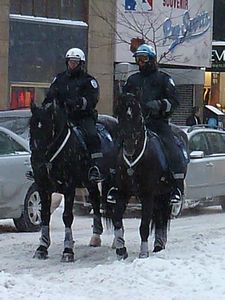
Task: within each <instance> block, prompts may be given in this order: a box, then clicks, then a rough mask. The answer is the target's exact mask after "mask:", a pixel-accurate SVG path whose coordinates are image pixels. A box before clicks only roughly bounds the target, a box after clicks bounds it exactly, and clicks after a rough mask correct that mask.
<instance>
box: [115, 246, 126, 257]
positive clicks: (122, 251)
mask: <svg viewBox="0 0 225 300" xmlns="http://www.w3.org/2000/svg"><path fill="white" fill-rule="evenodd" d="M116 255H117V259H118V260H122V259H123V260H124V259H126V258H128V252H127V248H126V247H123V248H117V249H116Z"/></svg>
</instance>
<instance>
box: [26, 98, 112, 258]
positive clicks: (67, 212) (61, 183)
mask: <svg viewBox="0 0 225 300" xmlns="http://www.w3.org/2000/svg"><path fill="white" fill-rule="evenodd" d="M31 112H32V116H31V119H30V148H31V164H32V169H33V175H34V180H35V182H36V183H37V185H38V191H39V194H40V198H41V220H42V227H41V237H40V245H39V247H38V248H37V250H36V252H35V255H34V257H37V258H39V259H45V258H47V256H48V248H49V246H50V232H49V223H50V205H51V194H52V193H53V192H59V193H61V194H63V195H64V198H65V203H64V212H63V222H64V224H65V239H64V251H63V255H62V261H65V262H70V261H74V252H73V247H74V242H73V236H72V229H71V225H72V222H73V219H74V216H73V203H74V196H75V188H77V187H86V188H87V189H88V192H89V199H90V202H91V203H92V207H93V211H94V214H93V236H92V238H91V241H90V245H91V246H100V243H101V240H100V235H101V234H102V231H103V226H102V222H101V213H100V205H101V200H102V201H103V199H106V197H107V192H108V190H109V188H110V184H111V183H110V182H111V178H112V176H111V173H110V170H113V169H114V167H115V166H114V164H115V155H116V149H118V147H117V146H116V143H114V141H113V138H112V136H113V134H114V132H116V130H115V127H116V125H117V121H116V119H114V118H112V117H110V116H108V117H107V116H105V117H103V123H105V125H103V124H100V123H99V124H98V126H97V128H98V133H99V135H100V138H101V145H102V152H103V157H104V159H103V165H102V166H101V169H102V171H103V175H104V181H103V182H102V189H99V188H98V186H97V184H96V183H91V182H89V181H88V175H87V174H88V169H89V161H90V159H89V154H88V151H87V148H86V144H85V142H84V139H83V135H82V133H81V131H80V129H79V128H77V127H76V128H71V126H70V125H69V123H68V120H67V114H66V113H65V112H64V110H62V109H60V108H59V106H57V105H56V103H54V102H53V103H52V104H48V105H46V106H45V107H37V106H36V105H35V104H34V103H32V104H31ZM106 127H107V128H108V130H106ZM109 131H110V133H109ZM101 194H102V195H101ZM103 202H104V201H103Z"/></svg>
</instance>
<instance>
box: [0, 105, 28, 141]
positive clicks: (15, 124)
mask: <svg viewBox="0 0 225 300" xmlns="http://www.w3.org/2000/svg"><path fill="white" fill-rule="evenodd" d="M30 117H31V111H30V109H15V110H1V111H0V126H2V127H5V128H7V129H9V130H11V131H13V132H14V133H16V134H18V135H20V136H22V137H23V138H25V139H28V137H29V120H30Z"/></svg>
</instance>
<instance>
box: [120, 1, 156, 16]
mask: <svg viewBox="0 0 225 300" xmlns="http://www.w3.org/2000/svg"><path fill="white" fill-rule="evenodd" d="M152 5H153V0H139V1H135V0H125V11H130V12H131V11H133V12H136V13H137V12H139V13H142V12H148V11H151V10H152Z"/></svg>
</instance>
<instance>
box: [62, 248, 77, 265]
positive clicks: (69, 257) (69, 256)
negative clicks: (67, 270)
mask: <svg viewBox="0 0 225 300" xmlns="http://www.w3.org/2000/svg"><path fill="white" fill-rule="evenodd" d="M61 262H66V263H69V262H74V252H73V250H72V249H69V248H65V250H64V251H63V255H62V258H61Z"/></svg>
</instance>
